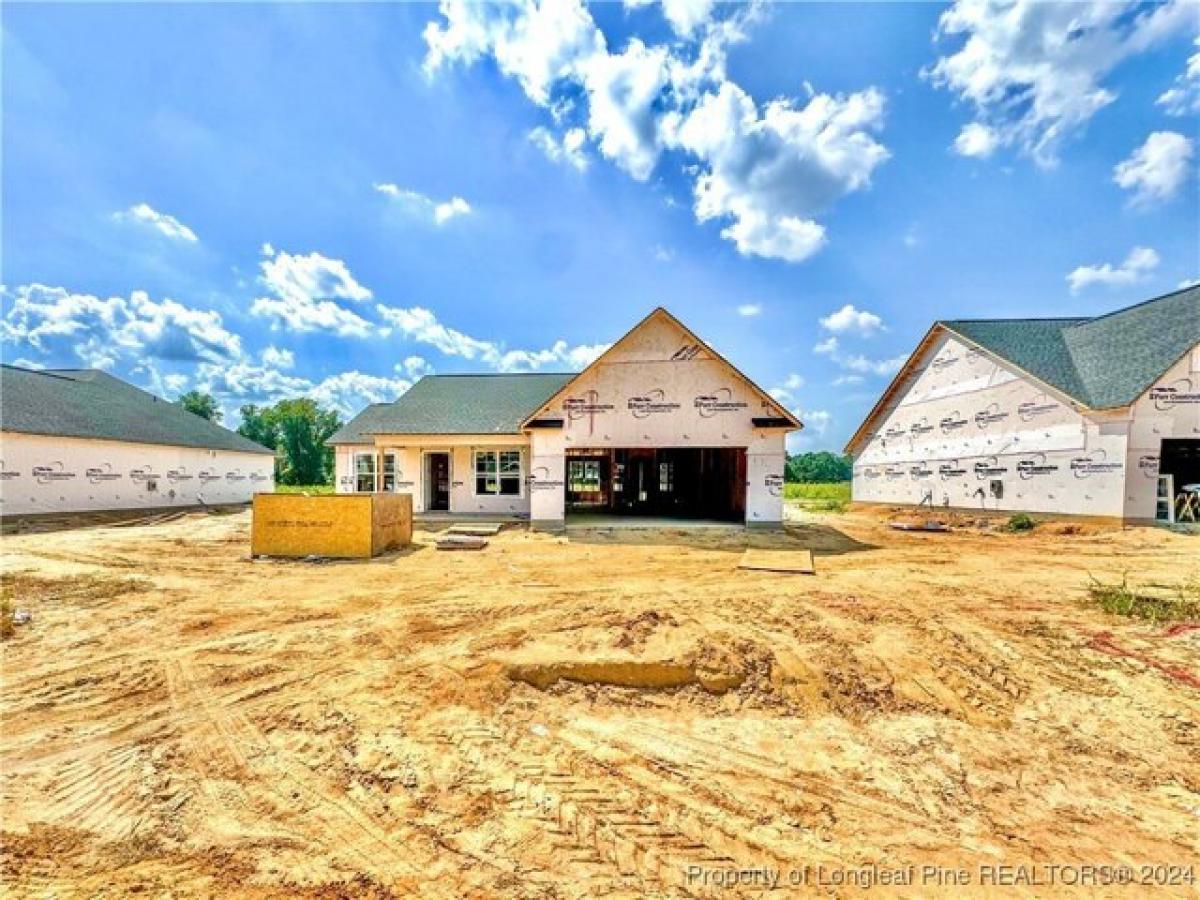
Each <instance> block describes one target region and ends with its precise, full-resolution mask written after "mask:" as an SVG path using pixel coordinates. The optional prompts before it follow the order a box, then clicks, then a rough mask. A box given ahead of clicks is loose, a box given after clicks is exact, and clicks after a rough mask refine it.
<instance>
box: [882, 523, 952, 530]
mask: <svg viewBox="0 0 1200 900" xmlns="http://www.w3.org/2000/svg"><path fill="white" fill-rule="evenodd" d="M890 525H891V527H892V528H894V529H895V530H896V531H949V530H950V526H949V525H947V524H946V523H945V522H933V521H930V522H891V523H890Z"/></svg>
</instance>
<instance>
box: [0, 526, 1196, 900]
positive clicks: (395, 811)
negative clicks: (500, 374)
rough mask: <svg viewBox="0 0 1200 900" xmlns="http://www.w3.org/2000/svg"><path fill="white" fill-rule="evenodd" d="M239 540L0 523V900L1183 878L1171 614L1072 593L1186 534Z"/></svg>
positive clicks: (1163, 575)
mask: <svg viewBox="0 0 1200 900" xmlns="http://www.w3.org/2000/svg"><path fill="white" fill-rule="evenodd" d="M248 532H249V516H248V514H247V513H240V514H237V515H233V516H211V517H208V516H202V515H194V516H189V517H187V518H184V519H182V520H179V521H175V522H170V523H167V524H160V525H155V526H147V527H136V526H135V527H125V528H116V527H105V528H95V529H90V530H81V531H74V532H56V533H52V534H27V535H20V536H11V537H5V538H4V539H3V551H4V552H3V569H4V571H5V573H6V577H5V583H6V591H7V595H8V597H9V598H10V599H11V600H12V602H13V603H14V605H15V606H17V607H22V608H26V609H28V610H29V611H30V612H31V613H32V622H31V623H29V624H25V625H20V626H18V627H17V629H16V633H15V635H14V636H13V637H12V638H11V639H9V640H7V641H5V642H4V643H3V649H2V651H0V652H2V661H3V690H2V694H0V715H2V717H3V740H2V743H0V773H2V786H3V788H2V801H3V829H4V832H3V844H4V847H3V858H2V872H3V879H4V882H5V885H6V893H7V895H8V896H18V897H24V896H36V897H45V896H51V897H72V896H89V897H91V896H123V895H127V894H131V893H134V892H138V893H140V894H141V895H143V896H172V897H192V896H231V895H237V896H248V897H296V896H299V897H358V896H370V897H386V896H412V895H419V896H429V897H444V898H462V897H480V898H483V897H488V898H490V897H547V898H551V897H553V898H558V897H564V898H565V897H593V896H608V897H657V896H692V895H698V896H735V895H740V894H747V895H751V896H761V895H762V891H763V885H764V883H771V882H770V879H771V878H772V877H773V875H772V873H774V876H778V877H779V879H780V886H779V888H778V894H776V893H771V894H769V896H783V895H787V894H789V893H796V894H805V895H822V896H856V895H862V893H863V890H864V888H865V887H867V886H869V882H870V881H871V880H872V879H876V880H882V879H892V880H896V879H900V880H901V884H900V885H899V886H897V885H890V886H889V885H887V884H884V885H883V886H882V887H879V888H877V892H880V891H881V892H882V893H883V894H892V893H897V892H899V893H907V894H908V895H910V896H922V897H926V896H931V895H939V894H940V895H945V896H962V895H964V894H967V895H977V896H997V895H1001V894H1002V895H1005V896H1047V895H1048V894H1052V893H1057V892H1058V891H1059V890H1060V889H1061V888H1062V887H1063V886H1064V885H1068V886H1069V885H1072V884H1073V883H1074V882H1073V881H1072V879H1076V880H1079V883H1078V884H1077V885H1076V891H1077V893H1079V894H1080V895H1083V894H1087V895H1089V896H1090V895H1094V894H1095V893H1097V892H1096V891H1095V890H1094V889H1093V888H1092V887H1090V886H1087V883H1086V881H1083V880H1080V879H1085V878H1086V877H1087V875H1086V872H1087V871H1089V870H1088V869H1086V868H1085V867H1087V866H1102V865H1111V866H1119V865H1128V866H1130V867H1132V868H1131V869H1129V870H1113V871H1121V872H1125V873H1126V874H1125V875H1122V876H1120V877H1122V878H1124V877H1130V878H1133V879H1134V880H1135V882H1136V883H1135V884H1133V885H1127V886H1123V887H1116V886H1110V887H1108V888H1103V889H1101V890H1100V891H1099V893H1101V894H1106V893H1110V894H1112V895H1113V896H1126V897H1128V896H1144V895H1145V894H1146V893H1150V892H1151V889H1152V888H1151V886H1152V884H1153V883H1154V882H1156V881H1168V882H1174V883H1173V884H1168V885H1166V886H1165V887H1159V888H1158V889H1157V891H1155V893H1156V895H1160V896H1196V894H1197V892H1198V891H1200V887H1198V886H1197V884H1200V881H1197V882H1194V883H1191V884H1189V883H1188V881H1187V878H1188V875H1187V872H1188V870H1187V867H1188V866H1191V867H1193V869H1192V871H1193V873H1194V878H1196V879H1200V849H1198V848H1200V629H1195V628H1189V627H1188V626H1187V625H1186V624H1185V625H1176V626H1174V627H1167V626H1163V625H1157V626H1151V625H1147V624H1144V623H1138V622H1131V621H1129V620H1125V619H1118V618H1115V617H1112V616H1109V615H1107V614H1105V613H1103V612H1100V611H1098V610H1096V609H1095V608H1094V607H1091V606H1089V605H1087V602H1086V586H1087V584H1088V581H1089V575H1095V576H1096V577H1099V578H1101V579H1105V580H1110V581H1117V580H1120V578H1121V576H1122V573H1125V572H1127V573H1128V575H1129V578H1130V580H1131V581H1133V582H1138V583H1140V582H1145V581H1156V582H1160V583H1164V584H1173V583H1178V582H1182V581H1183V580H1184V579H1186V578H1188V577H1195V576H1197V575H1200V537H1197V536H1186V535H1181V534H1172V533H1168V532H1164V531H1161V530H1155V529H1148V528H1137V529H1126V530H1107V531H1106V530H1097V529H1082V530H1079V529H1076V528H1073V527H1061V526H1059V527H1055V526H1052V525H1048V526H1043V527H1041V528H1039V529H1038V530H1037V531H1035V532H1033V533H1031V534H1025V535H1009V534H1001V533H997V532H995V531H992V530H985V529H982V528H979V527H974V526H971V527H966V528H963V529H961V530H955V531H953V532H951V533H948V534H920V533H901V532H896V531H892V530H889V529H888V528H887V527H886V522H885V520H884V519H883V518H882V517H881V516H880V515H879V514H873V513H866V512H850V513H845V514H839V515H833V516H828V517H823V518H821V519H819V520H812V521H808V522H805V523H801V524H796V525H792V526H789V529H788V531H787V533H786V534H785V535H762V534H752V535H746V534H743V533H737V532H725V531H692V532H682V531H650V532H607V533H605V532H595V533H591V534H590V535H571V536H570V537H569V538H563V537H555V536H549V535H540V534H529V533H526V532H525V531H523V530H520V529H508V530H505V531H504V532H503V533H501V534H500V535H499V536H498V537H496V538H494V539H492V541H491V545H490V546H489V547H488V548H487V549H486V550H484V551H482V552H476V553H471V552H455V553H446V552H439V551H436V550H434V549H433V547H432V546H431V543H430V542H431V536H430V535H429V534H427V533H418V535H417V544H416V545H415V546H414V547H413V548H411V549H410V550H408V551H405V552H403V553H393V554H389V555H387V556H385V557H382V558H380V559H377V560H374V561H371V562H364V563H324V564H317V563H306V562H281V561H252V560H251V559H249V557H248ZM748 542H751V543H753V544H754V545H755V546H763V547H768V548H769V547H786V546H797V547H810V548H812V549H813V550H814V551H815V553H816V568H817V574H816V575H815V576H805V575H777V574H771V573H766V572H749V571H739V570H738V569H737V568H736V566H737V562H738V559H739V556H740V554H741V552H742V550H743V549H744V548H745V547H746V546H747V543H748ZM1152 865H1160V866H1162V867H1163V868H1157V869H1155V868H1147V867H1150V866H1152ZM908 866H915V867H916V869H915V870H909V871H910V875H909V877H910V878H911V879H914V883H913V884H910V885H904V884H903V879H904V877H905V871H906V867H908ZM924 866H929V867H931V868H929V869H922V867H924ZM1171 866H1178V867H1182V868H1181V869H1178V870H1176V869H1171V868H1169V867H1171ZM1003 867H1010V869H1005V868H1003ZM1055 867H1061V868H1055ZM734 872H737V873H739V874H738V875H737V876H736V877H737V879H739V882H738V885H737V886H736V887H732V886H730V882H731V881H733V879H734V875H733V873H734ZM914 872H915V874H913V873H914ZM1005 872H1009V875H1007V876H1006V875H1005ZM889 873H890V874H889ZM963 873H965V874H963ZM1006 877H1007V878H1009V879H1015V880H1016V882H1017V883H1015V884H1012V885H1006V884H1005V880H1004V879H1005V878H1006ZM1095 877H1105V876H1103V875H1096V876H1095ZM1022 878H1024V879H1026V880H1024V881H1022ZM789 879H790V880H791V885H792V887H791V888H789ZM931 879H932V880H931ZM947 879H950V881H949V882H947ZM954 879H959V880H963V879H966V880H965V881H963V883H962V884H960V885H958V886H956V885H955V883H954ZM1029 879H1041V880H1040V881H1036V880H1035V881H1034V882H1033V883H1030V882H1029ZM1144 881H1149V882H1150V884H1143V882H1144ZM1080 885H1083V886H1082V887H1081V886H1080ZM877 892H873V893H872V896H874V895H876V893H877Z"/></svg>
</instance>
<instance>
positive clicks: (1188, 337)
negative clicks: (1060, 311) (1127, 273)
mask: <svg viewBox="0 0 1200 900" xmlns="http://www.w3.org/2000/svg"><path fill="white" fill-rule="evenodd" d="M940 324H942V325H944V326H945V327H947V328H949V329H950V330H951V331H955V332H957V333H958V334H960V335H962V336H963V337H965V338H967V339H968V340H970V341H973V342H974V343H976V344H978V345H979V346H981V347H983V348H984V349H985V350H989V351H991V352H992V353H995V354H996V355H997V356H1000V357H1003V358H1004V359H1007V360H1009V361H1010V362H1012V363H1013V364H1015V365H1017V366H1019V367H1020V368H1021V369H1023V370H1024V371H1026V372H1028V373H1029V374H1030V375H1033V376H1034V377H1035V378H1038V379H1040V380H1041V381H1044V382H1045V383H1047V384H1049V385H1051V386H1052V387H1056V388H1058V389H1059V390H1060V391H1062V392H1063V393H1064V394H1066V395H1068V396H1069V397H1072V398H1074V399H1076V400H1078V401H1079V402H1080V403H1082V404H1084V405H1085V406H1088V407H1091V408H1092V409H1108V408H1112V407H1120V406H1128V405H1129V404H1131V403H1133V401H1134V400H1136V399H1137V398H1138V397H1140V396H1141V395H1142V394H1143V393H1144V392H1145V391H1146V389H1147V388H1149V387H1150V385H1151V384H1153V382H1154V380H1155V379H1156V378H1158V377H1159V376H1160V375H1162V374H1163V373H1164V372H1165V371H1167V369H1169V368H1170V367H1171V366H1172V365H1173V364H1174V363H1175V362H1177V361H1178V360H1179V359H1180V358H1181V357H1182V356H1183V354H1185V353H1186V352H1187V351H1188V350H1189V349H1191V348H1192V347H1194V346H1196V344H1198V343H1200V285H1193V286H1192V287H1188V288H1184V289H1182V290H1179V291H1175V292H1174V293H1171V294H1166V295H1164V296H1162V297H1156V298H1154V299H1153V300H1147V301H1146V302H1145V303H1139V304H1138V305H1136V306H1130V307H1127V308H1125V309H1120V310H1117V311H1116V312H1112V313H1109V314H1108V315H1104V316H1099V317H1097V318H1095V319H978V320H975V319H957V320H950V321H945V322H941V323H940Z"/></svg>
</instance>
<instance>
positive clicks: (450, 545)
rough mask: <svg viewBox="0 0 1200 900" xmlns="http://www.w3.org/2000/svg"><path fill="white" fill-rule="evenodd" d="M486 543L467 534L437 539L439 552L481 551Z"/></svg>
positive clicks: (448, 535) (449, 535)
mask: <svg viewBox="0 0 1200 900" xmlns="http://www.w3.org/2000/svg"><path fill="white" fill-rule="evenodd" d="M487 544H488V542H487V541H486V540H484V539H483V538H481V537H475V536H474V535H469V534H447V535H443V536H442V537H440V538H438V539H437V548H438V549H439V550H482V549H483V548H484V547H486V546H487Z"/></svg>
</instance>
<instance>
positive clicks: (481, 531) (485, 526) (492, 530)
mask: <svg viewBox="0 0 1200 900" xmlns="http://www.w3.org/2000/svg"><path fill="white" fill-rule="evenodd" d="M501 527H502V526H501V525H500V523H499V522H463V523H460V524H458V525H451V526H450V527H449V528H447V529H446V533H447V534H469V535H493V534H499V533H500V528H501Z"/></svg>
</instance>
